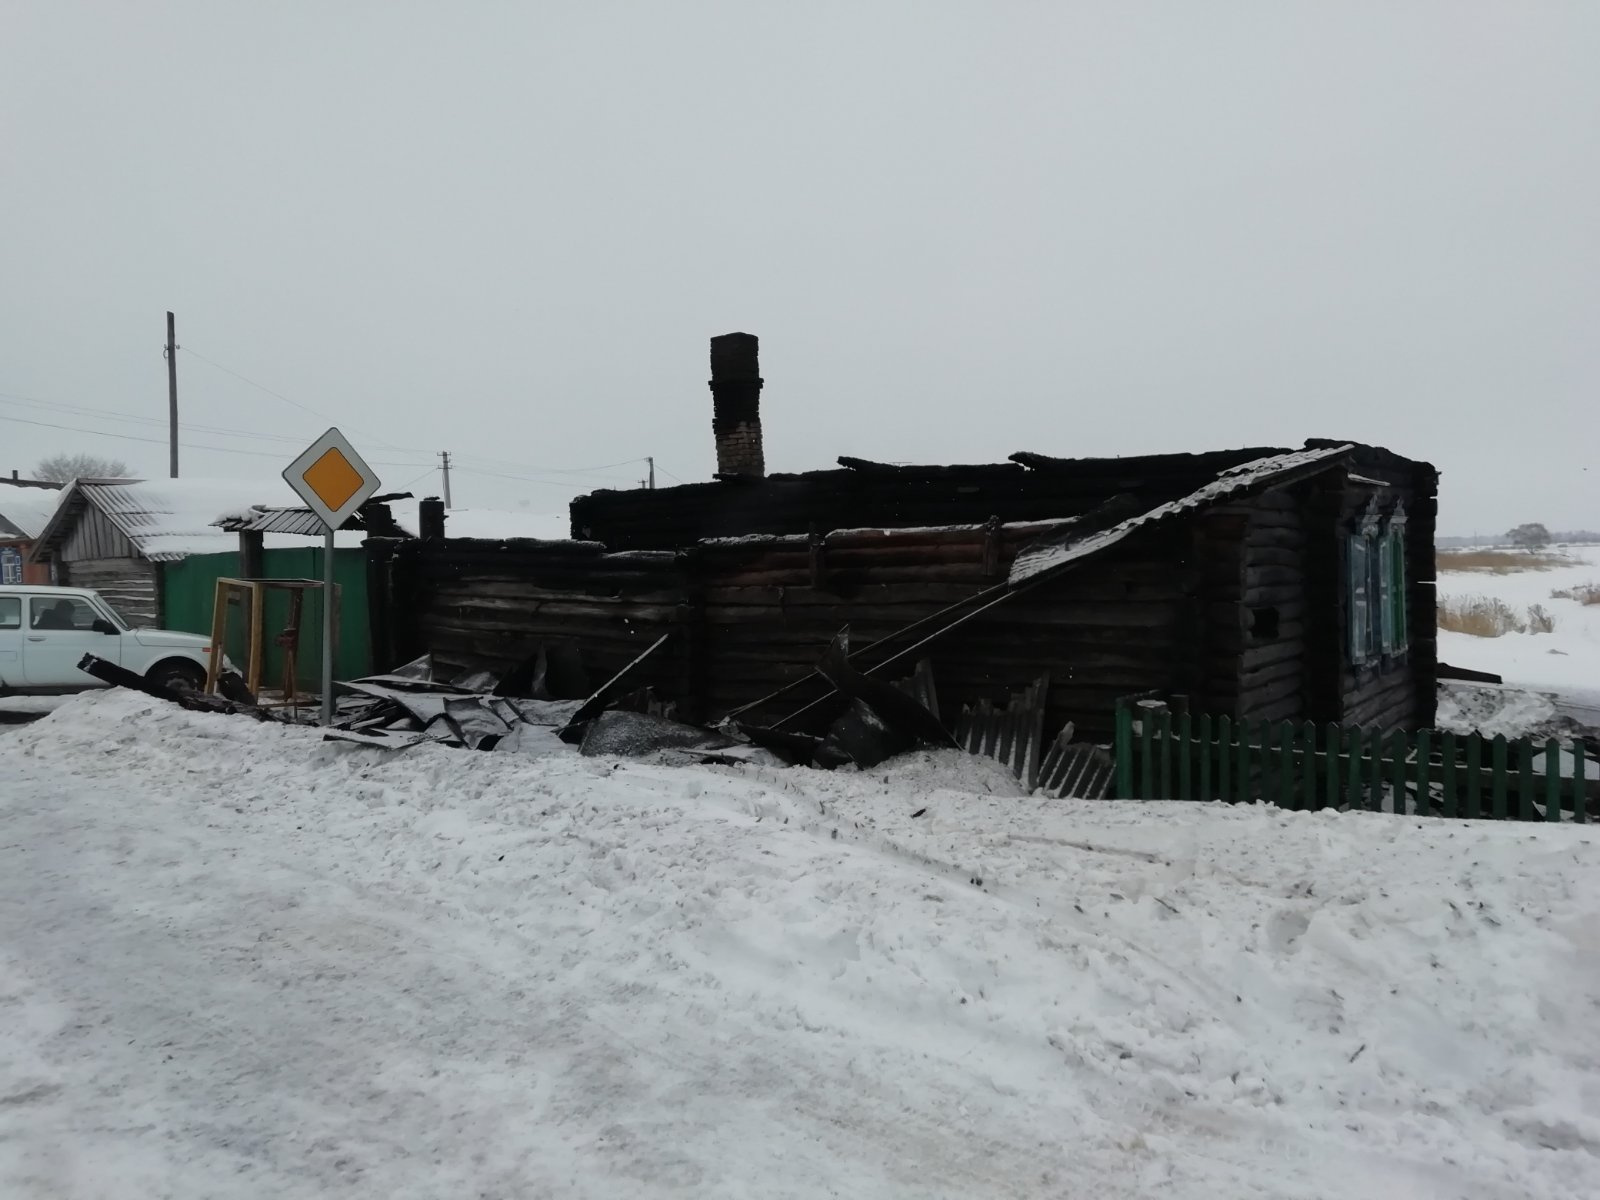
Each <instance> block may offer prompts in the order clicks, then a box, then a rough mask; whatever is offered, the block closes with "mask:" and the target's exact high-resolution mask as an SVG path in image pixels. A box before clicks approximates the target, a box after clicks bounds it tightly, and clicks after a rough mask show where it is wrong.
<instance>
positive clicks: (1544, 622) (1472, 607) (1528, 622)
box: [1439, 596, 1556, 638]
mask: <svg viewBox="0 0 1600 1200" xmlns="http://www.w3.org/2000/svg"><path fill="white" fill-rule="evenodd" d="M1439 628H1440V629H1448V630H1450V631H1451V632H1452V633H1470V634H1471V635H1472V636H1473V637H1491V638H1492V637H1500V636H1501V635H1502V634H1507V633H1554V632H1555V628H1556V621H1555V618H1554V617H1552V616H1551V615H1550V614H1549V613H1548V612H1546V611H1545V608H1544V606H1543V605H1540V604H1535V605H1534V606H1533V607H1532V608H1530V609H1528V615H1527V616H1526V617H1524V616H1522V615H1521V614H1519V613H1518V612H1517V610H1516V609H1514V608H1512V607H1511V606H1510V605H1509V604H1507V603H1506V602H1505V601H1504V600H1501V599H1500V598H1499V597H1497V596H1458V597H1456V598H1455V599H1448V598H1447V599H1444V600H1441V601H1440V602H1439Z"/></svg>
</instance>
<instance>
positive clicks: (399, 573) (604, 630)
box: [374, 334, 1437, 736]
mask: <svg viewBox="0 0 1600 1200" xmlns="http://www.w3.org/2000/svg"><path fill="white" fill-rule="evenodd" d="M756 353H757V345H756V339H755V338H754V337H751V336H749V335H746V334H730V335H727V336H725V337H722V338H715V339H713V340H712V355H711V364H712V378H711V384H710V386H711V391H712V396H713V430H714V435H715V438H716V443H717V452H718V467H719V470H718V474H717V478H716V479H715V480H714V481H712V482H709V483H699V484H688V485H684V486H679V487H671V488H662V489H651V490H646V489H639V490H631V491H601V492H596V493H593V494H591V495H587V496H583V497H580V498H578V499H577V500H576V501H574V502H573V504H572V508H571V516H572V535H573V540H572V541H569V542H487V541H467V540H440V539H422V540H419V541H416V542H410V543H405V544H400V545H395V546H391V547H389V548H387V549H383V550H381V551H380V552H379V553H380V555H381V561H375V573H374V578H375V580H378V579H381V581H382V590H383V592H384V594H385V596H386V597H387V600H386V601H385V608H386V611H385V615H384V618H383V622H382V624H383V628H384V630H385V636H386V637H387V638H388V639H389V640H388V653H389V655H390V657H391V658H392V659H393V660H394V661H396V662H399V661H402V660H403V659H405V658H407V657H409V656H411V655H414V654H416V653H420V652H423V651H432V652H433V653H434V654H435V655H436V656H438V657H439V658H441V659H442V660H444V661H446V662H455V663H459V664H461V665H463V666H465V665H468V664H476V663H481V662H482V661H484V660H499V661H507V660H509V659H512V658H514V657H516V656H518V655H520V654H524V653H527V652H529V651H531V650H532V649H533V648H534V647H535V646H536V645H538V644H541V643H550V642H556V641H560V642H565V643H567V644H568V645H569V646H572V647H575V648H576V651H577V653H578V654H579V656H580V657H581V658H582V659H583V661H584V662H585V664H586V665H587V666H588V668H589V669H590V671H591V672H592V674H594V675H595V676H597V677H603V676H604V675H606V674H609V673H610V672H612V671H614V670H616V669H618V668H620V667H621V666H623V665H624V664H625V663H627V662H628V661H630V660H631V659H632V658H634V657H635V656H636V655H637V654H638V653H639V652H640V651H641V650H642V649H644V648H645V647H647V646H650V645H652V644H654V643H655V642H656V641H657V640H658V639H659V638H660V637H661V636H662V635H663V634H666V635H669V636H668V639H667V642H666V643H664V644H663V645H662V647H661V649H660V650H659V652H657V653H656V654H653V655H652V656H651V657H650V659H649V660H648V661H647V662H646V663H644V664H641V666H640V668H639V671H640V680H641V682H648V683H649V684H650V685H651V686H652V687H653V688H654V689H655V690H656V691H657V693H658V694H660V695H662V696H663V697H666V698H670V699H671V700H674V701H676V702H677V704H678V705H679V706H680V711H682V712H683V713H685V714H686V715H688V716H691V717H693V718H695V719H699V720H706V721H711V720H716V719H718V718H720V717H722V716H724V715H727V714H729V713H733V712H740V713H742V714H743V715H744V716H745V717H747V718H752V719H755V720H759V721H762V722H768V723H774V722H776V723H784V722H787V723H789V724H790V726H791V727H799V726H803V725H804V724H805V723H806V722H807V721H813V720H815V721H822V720H825V719H826V716H827V713H828V704H827V703H819V701H822V700H823V699H824V697H826V696H827V694H828V692H829V688H828V685H827V684H826V683H825V682H824V681H823V680H821V679H820V678H819V677H817V676H816V675H815V674H814V673H813V672H814V668H815V667H816V665H817V662H818V658H819V655H821V653H822V651H823V649H824V648H825V647H826V646H827V645H828V643H829V641H830V640H831V639H832V638H833V637H834V636H835V635H836V634H837V633H838V632H839V631H840V630H841V629H842V628H844V627H847V626H848V628H849V631H850V639H851V641H850V645H851V648H852V650H853V651H854V654H853V656H852V661H853V662H854V663H855V665H856V666H858V667H859V668H860V669H862V670H864V671H869V672H872V673H874V674H877V675H879V676H881V677H883V678H888V679H894V678H896V677H898V676H902V675H906V674H909V673H910V671H911V669H912V667H913V665H914V664H916V663H917V662H920V661H923V660H926V661H927V662H928V663H929V664H931V668H932V671H931V674H932V678H933V680H934V682H935V684H936V687H937V690H938V699H939V704H940V707H941V709H942V710H943V711H945V712H947V713H948V712H954V711H956V710H957V709H958V708H959V707H960V706H961V705H965V704H972V703H976V702H979V701H982V700H991V701H1001V700H1004V699H1005V698H1006V697H1007V696H1009V695H1011V694H1013V693H1015V692H1018V691H1019V690H1021V689H1023V688H1025V687H1027V686H1030V685H1032V684H1034V683H1035V682H1036V681H1041V680H1042V681H1043V682H1044V686H1045V688H1046V689H1047V695H1048V704H1047V720H1048V722H1049V723H1052V724H1054V725H1056V726H1059V725H1060V724H1062V723H1064V722H1066V721H1068V720H1071V721H1074V722H1076V723H1077V726H1078V728H1079V729H1080V730H1082V731H1087V732H1090V733H1092V734H1093V735H1096V736H1105V735H1106V734H1108V733H1109V731H1110V729H1111V725H1112V717H1113V713H1114V711H1115V707H1116V705H1117V702H1118V701H1119V699H1121V698H1124V697H1127V696H1130V695H1149V694H1159V695H1163V696H1184V697H1187V702H1188V704H1189V706H1190V708H1191V709H1192V710H1193V711H1195V712H1197V713H1199V712H1209V713H1212V714H1216V715H1228V716H1232V717H1235V718H1248V719H1252V720H1265V719H1271V720H1284V719H1306V720H1315V721H1318V722H1325V721H1334V722H1344V723H1352V724H1362V725H1369V726H1378V727H1384V728H1395V727H1417V726H1422V725H1427V724H1429V723H1431V721H1432V719H1433V713H1434V690H1435V676H1436V659H1435V640H1434V616H1433V613H1434V601H1433V561H1434V556H1433V537H1434V515H1435V495H1436V489H1437V473H1436V471H1435V470H1434V468H1433V467H1431V466H1430V465H1428V464H1427V463H1423V462H1418V461H1414V460H1411V459H1408V458H1404V457H1402V456H1400V455H1398V454H1395V453H1392V452H1390V451H1388V450H1385V449H1381V448H1379V447H1375V446H1368V445H1361V444H1358V443H1354V442H1347V441H1338V440H1316V441H1309V442H1307V443H1306V444H1305V445H1304V446H1301V447H1297V448H1284V447H1271V446H1257V447H1251V448H1246V449H1238V450H1225V451H1214V452H1205V453H1194V454H1169V455H1149V456H1139V457H1130V458H1100V459H1081V458H1080V459H1068V458H1056V457H1051V456H1047V455H1044V454H1039V453H1031V452H1024V453H1018V454H1014V455H1012V456H1011V459H1010V460H1009V461H1007V462H1003V463H989V464H980V465H965V466H935V467H913V466H899V465H889V464H884V463H875V462H866V461H861V460H856V459H841V460H840V463H839V466H838V467H837V468H836V469H831V470H824V471H810V472H805V473H801V474H791V475H768V474H767V473H766V472H765V468H764V456H763V450H762V443H761V426H760V395H761V390H762V386H763V384H762V379H761V376H760V372H759V369H758V366H757V358H756ZM375 624H376V623H375Z"/></svg>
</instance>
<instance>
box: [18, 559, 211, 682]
mask: <svg viewBox="0 0 1600 1200" xmlns="http://www.w3.org/2000/svg"><path fill="white" fill-rule="evenodd" d="M85 654H93V655H95V656H96V657H97V658H103V659H105V660H106V661H107V662H113V663H116V664H117V665H118V666H119V667H123V668H125V669H127V670H129V671H134V672H136V673H138V674H140V675H143V676H144V677H145V678H147V679H149V680H151V681H153V682H160V683H164V684H167V685H169V686H171V685H178V686H188V687H193V688H202V687H204V686H205V682H206V667H207V665H208V664H209V662H210V659H211V639H210V638H208V637H203V636H201V635H200V634H198V633H176V632H173V631H170V630H166V629H129V628H128V626H127V625H126V624H125V623H124V622H123V620H122V618H121V617H119V616H117V614H116V612H115V611H114V610H113V609H112V607H111V606H110V605H109V604H107V603H106V602H105V601H104V600H102V599H101V598H100V596H99V594H98V593H96V592H93V591H90V590H89V589H88V588H70V587H44V586H38V587H34V586H29V585H27V584H9V583H7V584H0V695H6V694H8V693H9V694H15V695H57V694H62V693H66V692H84V691H88V690H89V689H91V688H98V687H105V686H106V684H104V683H102V682H101V681H100V680H98V679H96V678H95V677H94V676H93V675H89V674H87V673H85V672H83V671H80V670H78V663H79V661H80V660H81V659H82V658H83V656H84V655H85Z"/></svg>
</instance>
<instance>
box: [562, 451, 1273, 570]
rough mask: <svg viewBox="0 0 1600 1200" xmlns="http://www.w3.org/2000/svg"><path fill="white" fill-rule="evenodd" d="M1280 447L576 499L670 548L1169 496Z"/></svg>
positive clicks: (737, 483) (622, 539)
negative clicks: (706, 540) (753, 536)
mask: <svg viewBox="0 0 1600 1200" xmlns="http://www.w3.org/2000/svg"><path fill="white" fill-rule="evenodd" d="M1272 453H1275V451H1273V450H1272V449H1270V448H1262V447H1257V448H1254V449H1244V450H1229V451H1224V452H1218V453H1208V454H1171V455H1161V456H1151V457H1143V458H1102V459H1079V460H1074V461H1064V460H1058V459H1049V458H1044V457H1040V456H1027V461H1028V463H1029V466H1028V467H1024V466H1022V465H1019V464H1018V463H997V464H987V465H978V466H954V467H892V466H881V465H876V464H868V463H862V464H860V465H859V467H858V468H857V469H849V470H838V471H814V472H810V473H808V474H805V475H770V476H768V477H767V478H766V479H764V480H757V479H737V480H724V481H721V482H717V483H694V484H687V485H685V486H683V487H673V488H659V489H656V490H644V489H640V490H634V491H620V492H613V491H603V492H594V493H592V494H590V495H587V496H579V497H578V498H577V499H576V500H574V501H573V502H572V510H571V511H572V533H573V536H574V537H576V538H587V539H592V540H594V541H598V542H604V543H605V544H606V545H607V546H608V547H610V548H611V549H613V550H670V549H676V548H679V547H682V546H689V545H692V544H694V543H695V542H696V541H699V540H700V539H702V538H716V537H738V536H742V535H746V534H803V533H809V532H811V531H812V530H813V529H816V530H821V531H822V532H825V533H826V532H829V531H831V530H835V529H859V528H911V527H927V526H948V525H970V524H981V523H983V522H984V521H987V520H988V519H989V518H991V517H998V518H1000V520H1002V521H1007V522H1015V521H1048V520H1051V519H1060V518H1062V517H1072V516H1077V515H1079V514H1081V513H1085V512H1088V511H1089V510H1090V509H1092V508H1094V507H1096V506H1097V505H1099V504H1101V503H1103V502H1105V501H1106V500H1107V499H1109V498H1110V497H1112V496H1115V495H1118V494H1125V495H1130V496H1134V497H1136V498H1138V499H1140V500H1145V501H1148V502H1150V503H1151V504H1159V503H1161V502H1163V501H1166V500H1173V499H1176V498H1177V497H1179V496H1183V495H1186V494H1188V493H1189V492H1192V491H1193V490H1194V489H1195V488H1197V487H1200V486H1201V485H1203V484H1205V483H1208V482H1210V481H1211V480H1212V479H1214V478H1215V477H1216V474H1217V472H1218V471H1221V470H1223V469H1225V468H1227V467H1232V466H1237V465H1238V464H1240V463H1244V462H1249V461H1251V460H1253V459H1257V458H1261V457H1263V456H1264V455H1268V454H1272Z"/></svg>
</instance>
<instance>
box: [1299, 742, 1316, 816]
mask: <svg viewBox="0 0 1600 1200" xmlns="http://www.w3.org/2000/svg"><path fill="white" fill-rule="evenodd" d="M1300 755H1301V763H1300V777H1301V781H1302V787H1301V789H1300V793H1301V794H1300V806H1301V807H1302V808H1309V809H1315V808H1316V807H1317V727H1316V725H1315V723H1313V722H1311V721H1307V722H1305V723H1304V724H1303V725H1301V726H1300Z"/></svg>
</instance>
